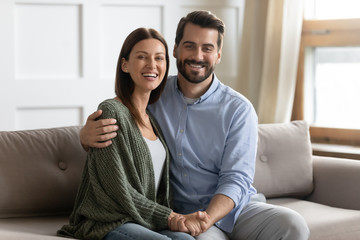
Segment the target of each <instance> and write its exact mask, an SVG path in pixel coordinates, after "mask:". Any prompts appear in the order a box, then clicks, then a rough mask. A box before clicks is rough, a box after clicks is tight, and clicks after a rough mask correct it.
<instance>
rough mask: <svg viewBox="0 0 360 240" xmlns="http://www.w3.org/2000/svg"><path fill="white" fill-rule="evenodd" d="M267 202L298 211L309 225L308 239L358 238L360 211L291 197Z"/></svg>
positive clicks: (359, 235) (359, 233) (351, 239)
mask: <svg viewBox="0 0 360 240" xmlns="http://www.w3.org/2000/svg"><path fill="white" fill-rule="evenodd" d="M268 203H270V204H274V205H279V206H283V207H287V208H291V209H293V210H295V211H296V212H298V213H300V215H302V216H303V217H304V218H305V220H306V222H307V224H308V226H309V229H310V238H309V240H323V239H326V240H338V239H346V240H358V239H360V211H357V210H350V209H343V208H336V207H330V206H326V205H322V204H319V203H314V202H309V201H304V200H298V199H292V198H279V199H277V198H274V199H270V200H269V201H268Z"/></svg>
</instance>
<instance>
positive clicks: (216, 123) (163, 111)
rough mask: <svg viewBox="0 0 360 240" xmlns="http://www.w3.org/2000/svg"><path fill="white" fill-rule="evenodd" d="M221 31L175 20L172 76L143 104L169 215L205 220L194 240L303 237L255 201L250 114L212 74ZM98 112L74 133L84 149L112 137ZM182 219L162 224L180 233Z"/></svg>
mask: <svg viewBox="0 0 360 240" xmlns="http://www.w3.org/2000/svg"><path fill="white" fill-rule="evenodd" d="M224 31H225V25H224V23H223V22H222V21H221V20H220V19H219V18H217V17H216V16H215V15H213V14H212V13H210V12H207V11H195V12H192V13H189V14H188V15H187V16H186V17H184V18H182V19H181V20H180V22H179V24H178V28H177V31H176V38H175V46H174V51H173V55H174V57H175V58H176V64H177V68H178V75H177V76H171V77H169V78H168V82H167V84H166V87H165V90H164V93H163V94H162V96H161V97H160V100H159V101H158V102H156V103H155V104H152V105H150V106H149V110H150V111H151V113H152V114H153V115H154V116H155V117H156V119H157V120H158V122H159V123H160V126H161V128H162V130H163V132H164V135H165V139H166V141H167V144H168V146H169V149H170V152H171V155H172V157H173V160H172V162H171V166H170V171H171V174H172V176H171V183H172V186H173V195H174V208H175V209H174V210H175V211H176V212H179V213H182V214H189V213H193V212H197V211H205V212H206V213H207V214H208V216H209V219H210V221H208V224H204V222H202V223H201V226H202V233H201V234H200V235H198V236H197V239H206V240H209V239H217V240H218V239H227V238H230V239H264V240H265V239H266V240H269V239H291V240H297V239H299V240H302V239H307V238H308V236H309V229H308V227H307V225H306V222H305V221H304V219H303V218H302V217H301V216H300V215H299V214H297V213H296V212H294V211H292V210H290V209H286V208H282V207H277V206H273V205H269V204H266V203H264V202H262V201H256V200H255V198H256V197H257V196H258V195H257V194H256V190H255V189H254V188H253V186H252V182H253V178H254V172H255V157H256V146H257V125H258V122H257V116H256V113H255V110H254V108H253V106H252V105H251V103H250V102H249V101H248V100H247V99H246V98H245V97H244V96H242V95H241V94H239V93H237V92H235V91H234V90H232V89H231V88H230V87H227V86H225V85H223V84H222V83H221V82H220V81H219V80H218V78H217V77H216V75H215V73H214V69H215V66H216V65H217V64H218V63H219V62H220V60H221V54H222V43H223V36H224ZM100 114H101V112H95V113H94V114H92V115H90V116H89V118H88V121H87V123H86V125H85V127H84V128H83V129H82V130H81V133H80V135H81V142H82V144H83V145H84V146H85V147H88V146H91V147H106V146H108V145H109V144H111V140H109V139H111V138H113V137H115V135H116V133H115V131H116V130H117V127H116V126H115V125H112V124H114V122H113V120H111V119H109V120H101V121H95V119H96V118H97V117H98V116H99V115H100ZM182 221H183V220H182V219H178V218H175V219H171V220H170V223H169V226H170V227H171V229H172V230H174V231H186V228H183V226H184V225H182V224H183V222H182ZM199 221H201V219H200V217H199ZM185 224H186V223H185Z"/></svg>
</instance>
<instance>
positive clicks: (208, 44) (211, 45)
mask: <svg viewBox="0 0 360 240" xmlns="http://www.w3.org/2000/svg"><path fill="white" fill-rule="evenodd" d="M185 44H196V43H195V42H192V41H185V42H183V45H185ZM201 46H203V47H215V45H214V44H212V43H205V44H202V45H201Z"/></svg>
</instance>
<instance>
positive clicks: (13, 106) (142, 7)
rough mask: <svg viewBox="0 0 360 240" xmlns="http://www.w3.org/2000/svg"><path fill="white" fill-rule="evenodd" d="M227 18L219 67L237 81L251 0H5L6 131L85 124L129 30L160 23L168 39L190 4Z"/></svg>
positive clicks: (2, 84)
mask: <svg viewBox="0 0 360 240" xmlns="http://www.w3.org/2000/svg"><path fill="white" fill-rule="evenodd" d="M198 9H207V10H210V11H212V12H214V13H215V14H217V15H218V16H219V17H220V18H221V19H223V20H224V21H225V24H226V27H227V29H226V36H225V42H224V50H223V58H222V63H221V64H220V65H219V66H218V67H217V69H216V73H217V75H218V76H219V77H220V80H222V81H223V82H224V83H226V84H228V85H230V86H233V87H234V88H236V76H237V65H238V59H239V56H238V55H239V53H240V49H239V48H240V45H241V44H240V40H241V32H242V20H243V10H244V0H243V1H239V0H233V1H218V0H200V1H192V0H185V1H184V0H170V1H169V0H151V1H150V0H138V1H134V0H111V1H110V0H107V1H106V0H36V1H35V0H0V112H1V114H0V131H5V130H20V129H35V128H48V127H61V126H70V125H82V124H84V122H85V121H86V117H87V116H88V115H89V114H90V113H92V112H94V111H95V110H96V108H97V105H98V104H99V103H100V102H101V101H102V100H104V99H106V98H112V97H114V77H115V68H116V63H117V58H118V54H119V52H120V48H121V45H122V42H123V40H124V38H125V37H126V36H127V35H128V34H129V33H130V32H131V31H132V30H134V29H135V28H137V27H152V28H155V29H157V30H159V31H160V32H161V33H162V34H163V35H164V36H165V38H166V39H167V42H168V45H169V50H170V54H171V59H172V61H171V69H170V73H171V74H176V66H175V61H174V60H173V58H172V49H173V45H174V38H175V30H176V26H177V23H178V21H179V19H180V18H181V17H182V16H184V15H186V13H187V12H190V11H192V10H198Z"/></svg>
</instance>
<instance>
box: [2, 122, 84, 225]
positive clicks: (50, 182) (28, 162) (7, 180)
mask: <svg viewBox="0 0 360 240" xmlns="http://www.w3.org/2000/svg"><path fill="white" fill-rule="evenodd" d="M79 131H80V127H75V126H73V127H62V128H52V129H37V130H26V131H12V132H0V218H6V217H20V216H34V215H48V214H63V213H68V212H70V211H71V210H72V206H73V203H74V199H75V196H76V191H77V188H78V185H79V183H80V179H81V174H82V171H83V166H84V163H85V160H86V152H85V151H84V150H83V149H82V147H81V144H80V139H79Z"/></svg>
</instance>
